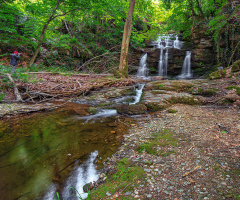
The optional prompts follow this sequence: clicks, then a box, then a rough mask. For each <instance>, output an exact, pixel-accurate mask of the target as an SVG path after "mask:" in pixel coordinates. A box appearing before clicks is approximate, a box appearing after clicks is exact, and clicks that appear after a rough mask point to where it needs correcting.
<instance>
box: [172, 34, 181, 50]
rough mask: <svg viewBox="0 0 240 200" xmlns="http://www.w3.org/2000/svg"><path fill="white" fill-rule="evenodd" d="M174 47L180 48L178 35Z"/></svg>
mask: <svg viewBox="0 0 240 200" xmlns="http://www.w3.org/2000/svg"><path fill="white" fill-rule="evenodd" d="M173 47H174V48H175V49H180V42H179V40H178V36H176V40H174V42H173Z"/></svg>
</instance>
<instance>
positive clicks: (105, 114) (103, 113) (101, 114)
mask: <svg viewBox="0 0 240 200" xmlns="http://www.w3.org/2000/svg"><path fill="white" fill-rule="evenodd" d="M114 115H117V111H116V110H114V109H103V110H101V111H100V112H98V113H97V114H94V115H86V116H83V117H80V118H81V119H86V120H87V122H88V121H89V120H91V119H93V118H99V117H110V116H114Z"/></svg>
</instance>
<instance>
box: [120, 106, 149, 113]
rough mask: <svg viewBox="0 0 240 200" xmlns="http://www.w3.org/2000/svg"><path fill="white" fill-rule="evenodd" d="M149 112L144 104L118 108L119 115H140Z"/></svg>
mask: <svg viewBox="0 0 240 200" xmlns="http://www.w3.org/2000/svg"><path fill="white" fill-rule="evenodd" d="M146 111H147V107H146V106H145V105H143V104H132V105H126V104H123V105H120V106H118V107H117V112H118V113H119V114H128V115H139V114H143V113H145V112H146Z"/></svg>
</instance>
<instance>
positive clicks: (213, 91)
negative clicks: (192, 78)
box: [197, 88, 218, 97]
mask: <svg viewBox="0 0 240 200" xmlns="http://www.w3.org/2000/svg"><path fill="white" fill-rule="evenodd" d="M217 91H218V89H216V88H210V89H206V90H205V89H202V88H198V93H197V94H199V95H202V96H204V97H211V96H215V95H216V94H217Z"/></svg>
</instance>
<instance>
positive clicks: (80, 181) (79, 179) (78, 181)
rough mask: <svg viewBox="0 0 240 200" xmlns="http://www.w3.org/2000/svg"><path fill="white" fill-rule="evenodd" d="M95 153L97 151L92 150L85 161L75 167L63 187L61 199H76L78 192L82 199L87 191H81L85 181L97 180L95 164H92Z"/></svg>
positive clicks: (97, 173) (97, 174) (86, 194)
mask: <svg viewBox="0 0 240 200" xmlns="http://www.w3.org/2000/svg"><path fill="white" fill-rule="evenodd" d="M97 155H98V151H94V152H92V153H91V155H90V156H89V158H88V160H87V161H85V162H84V163H83V164H82V165H80V166H76V167H75V169H74V170H73V171H72V174H71V175H70V177H69V178H68V180H67V182H66V184H65V186H64V188H63V191H62V196H63V199H78V198H77V196H79V194H80V196H81V198H82V199H86V198H87V196H88V193H85V192H84V191H83V186H84V185H85V184H87V183H90V182H94V181H97V179H98V177H99V172H98V171H97V170H96V165H95V164H94V161H95V159H96V157H97ZM73 188H75V189H76V190H74V189H73Z"/></svg>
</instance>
